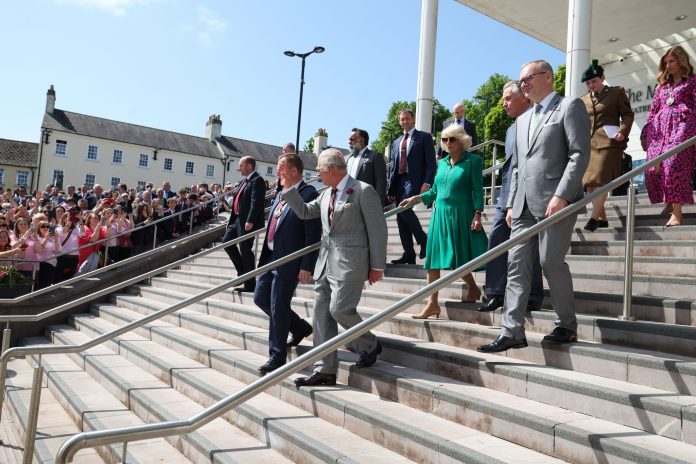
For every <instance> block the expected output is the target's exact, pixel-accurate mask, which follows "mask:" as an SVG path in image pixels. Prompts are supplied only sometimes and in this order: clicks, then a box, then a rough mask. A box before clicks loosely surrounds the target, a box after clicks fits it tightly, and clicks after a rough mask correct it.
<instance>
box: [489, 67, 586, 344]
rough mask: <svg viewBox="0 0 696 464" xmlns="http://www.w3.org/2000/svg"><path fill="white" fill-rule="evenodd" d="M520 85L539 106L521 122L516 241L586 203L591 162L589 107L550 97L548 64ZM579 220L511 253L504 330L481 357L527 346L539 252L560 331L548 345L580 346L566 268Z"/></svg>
mask: <svg viewBox="0 0 696 464" xmlns="http://www.w3.org/2000/svg"><path fill="white" fill-rule="evenodd" d="M520 86H521V88H522V91H523V92H524V94H525V96H526V97H527V98H529V99H530V100H531V101H532V102H534V103H535V105H534V109H533V110H531V111H527V112H526V113H524V114H523V115H522V116H520V117H519V118H518V119H517V122H516V127H517V129H516V135H515V146H514V148H513V154H512V156H513V158H512V176H511V178H510V195H509V197H508V202H507V206H508V210H507V221H508V224H509V225H511V227H512V233H511V235H512V236H513V237H514V236H516V235H519V234H520V233H523V232H525V231H526V230H528V229H529V228H531V227H532V226H534V225H535V224H536V223H537V222H539V221H541V220H543V219H545V218H546V217H549V216H552V215H554V214H556V213H558V212H559V211H561V210H562V209H563V208H565V207H566V206H568V204H570V203H573V202H575V201H578V200H580V199H581V198H582V197H583V188H582V176H583V174H584V173H585V169H587V164H588V162H589V159H590V127H589V118H588V116H587V111H586V110H585V105H584V104H583V103H582V101H580V100H579V99H577V98H564V97H562V96H560V95H558V94H556V93H555V92H554V91H553V69H552V68H551V65H550V64H549V63H547V62H546V61H542V60H538V61H532V62H531V63H528V64H526V65H524V66H523V67H522V72H521V73H520ZM576 217H577V214H574V215H571V216H569V217H567V218H566V219H563V220H562V221H559V222H557V223H555V224H553V225H552V226H551V227H549V228H548V229H546V230H544V231H543V232H540V233H539V235H538V236H536V237H532V238H531V239H529V240H528V241H526V242H524V243H521V244H519V245H517V246H515V247H514V248H512V250H510V253H509V256H508V283H507V287H506V289H505V303H504V306H503V318H502V324H501V325H502V329H501V332H500V335H499V336H498V338H496V339H495V340H494V341H493V342H492V343H489V344H487V345H482V346H480V347H479V348H478V351H481V352H484V353H491V352H499V351H506V350H508V349H509V348H524V347H526V346H527V339H526V337H525V335H524V309H525V307H526V306H527V301H528V299H529V292H530V288H531V276H532V268H533V263H534V257H535V255H536V254H537V253H538V254H539V258H540V260H541V268H542V270H543V271H544V275H545V276H546V280H547V282H548V284H549V289H550V291H551V303H552V305H553V309H554V310H555V311H556V328H555V329H554V330H553V332H552V333H551V334H549V335H547V336H545V337H544V341H547V342H554V343H571V342H574V341H577V333H576V331H577V319H576V317H575V302H574V295H573V280H572V277H571V275H570V270H569V269H568V265H567V264H566V262H565V255H566V253H567V252H568V248H569V247H570V238H571V234H572V232H573V228H574V226H575V220H576Z"/></svg>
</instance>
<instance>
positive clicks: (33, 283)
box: [31, 263, 36, 292]
mask: <svg viewBox="0 0 696 464" xmlns="http://www.w3.org/2000/svg"><path fill="white" fill-rule="evenodd" d="M35 286H36V263H32V264H31V291H32V292H33V291H34V287H35Z"/></svg>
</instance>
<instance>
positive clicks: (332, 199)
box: [329, 187, 338, 225]
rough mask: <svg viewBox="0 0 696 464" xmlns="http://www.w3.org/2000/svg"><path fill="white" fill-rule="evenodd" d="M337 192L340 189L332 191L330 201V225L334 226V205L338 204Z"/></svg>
mask: <svg viewBox="0 0 696 464" xmlns="http://www.w3.org/2000/svg"><path fill="white" fill-rule="evenodd" d="M336 192H338V189H337V188H336V187H334V188H332V189H331V198H330V199H329V225H331V224H333V216H334V203H335V202H336Z"/></svg>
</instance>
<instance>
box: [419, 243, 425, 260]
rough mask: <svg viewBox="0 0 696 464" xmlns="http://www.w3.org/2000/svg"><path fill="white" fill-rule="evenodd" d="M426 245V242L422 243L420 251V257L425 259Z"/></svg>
mask: <svg viewBox="0 0 696 464" xmlns="http://www.w3.org/2000/svg"><path fill="white" fill-rule="evenodd" d="M426 246H427V244H426V243H424V244H422V245H421V247H420V252H419V253H418V257H419V258H420V259H425V248H426Z"/></svg>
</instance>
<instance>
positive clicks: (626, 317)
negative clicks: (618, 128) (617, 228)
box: [619, 182, 636, 321]
mask: <svg viewBox="0 0 696 464" xmlns="http://www.w3.org/2000/svg"><path fill="white" fill-rule="evenodd" d="M635 212H636V188H635V187H634V186H633V182H631V184H630V185H629V187H628V199H627V203H626V251H625V258H626V259H625V261H624V300H623V314H622V315H621V316H619V320H622V321H634V320H635V317H633V315H632V309H633V308H632V306H631V304H632V302H633V229H634V222H635Z"/></svg>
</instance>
